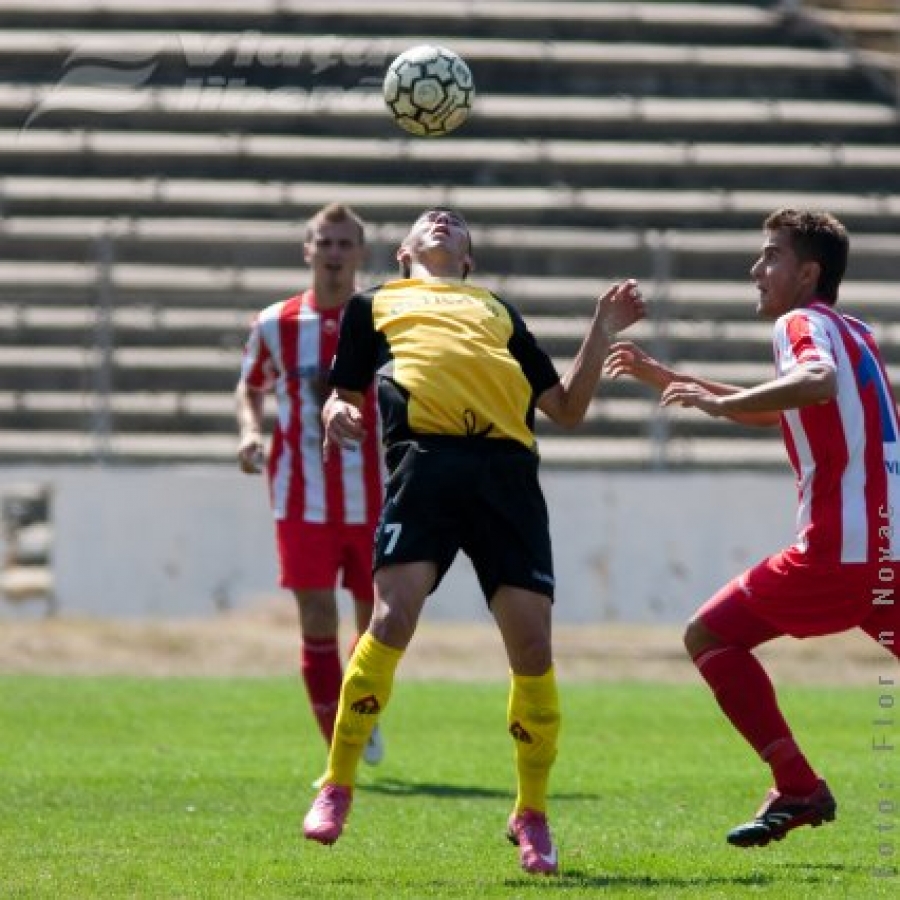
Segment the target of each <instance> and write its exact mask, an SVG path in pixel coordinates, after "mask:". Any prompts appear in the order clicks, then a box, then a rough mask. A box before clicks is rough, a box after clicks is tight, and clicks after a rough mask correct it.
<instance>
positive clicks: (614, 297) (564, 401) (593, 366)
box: [537, 278, 647, 428]
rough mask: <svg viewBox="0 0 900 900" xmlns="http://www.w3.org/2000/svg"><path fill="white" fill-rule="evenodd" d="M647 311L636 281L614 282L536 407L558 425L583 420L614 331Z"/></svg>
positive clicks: (630, 323) (640, 317)
mask: <svg viewBox="0 0 900 900" xmlns="http://www.w3.org/2000/svg"><path fill="white" fill-rule="evenodd" d="M646 314H647V309H646V305H645V304H644V298H643V296H642V295H641V291H640V288H639V287H638V283H637V282H636V281H635V280H634V279H633V278H630V279H628V280H627V281H621V282H619V283H618V284H614V285H613V286H612V287H611V288H610V289H609V290H608V291H607V292H606V293H605V294H603V296H602V297H600V299H599V300H598V301H597V306H596V308H595V310H594V316H593V318H592V319H591V324H590V327H589V328H588V332H587V334H586V335H585V337H584V340H583V341H582V343H581V347H580V348H579V350H578V353H577V354H576V356H575V360H574V362H573V363H572V368H571V369H569V371H568V372H567V373H566V374H565V375H564V376H563V377H562V378H561V379H560V381H559V383H557V384H556V385H554V386H553V387H552V388H549V389H547V390H546V391H544V392H543V393H542V394H541V395H540V397H538V401H537V406H538V409H540V410H541V411H542V412H543V413H544V414H545V415H547V416H549V417H550V418H551V419H553V421H554V422H556V423H557V424H558V425H562V426H563V427H565V428H574V427H575V426H576V425H580V424H581V422H583V421H584V417H585V415H586V413H587V409H588V406H589V404H590V402H591V399H592V398H593V396H594V393H595V391H596V390H597V384H598V382H599V381H600V377H601V375H602V373H603V361H604V360H605V359H606V354H607V352H608V351H609V346H610V343H611V342H612V340H613V338H614V336H615V335H616V333H617V332H619V331H623V330H624V329H626V328H628V327H629V326H630V325H633V324H634V323H635V322H638V321H640V320H641V319H643V318H644V316H645V315H646Z"/></svg>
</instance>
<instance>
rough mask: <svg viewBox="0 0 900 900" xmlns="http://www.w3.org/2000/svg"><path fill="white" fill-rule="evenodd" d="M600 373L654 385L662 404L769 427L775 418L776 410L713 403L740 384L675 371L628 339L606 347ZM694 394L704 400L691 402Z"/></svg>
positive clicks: (740, 389) (741, 391) (742, 423)
mask: <svg viewBox="0 0 900 900" xmlns="http://www.w3.org/2000/svg"><path fill="white" fill-rule="evenodd" d="M603 374H604V375H606V376H608V377H609V378H622V377H624V376H630V377H631V378H635V379H637V380H638V381H640V382H642V383H643V384H646V385H648V386H650V387H652V388H654V389H655V390H657V391H659V392H660V394H662V396H663V398H664V399H663V401H662V405H663V406H694V407H696V408H697V409H702V410H703V411H704V412H707V413H709V415H714V416H723V417H724V418H727V419H730V420H731V421H732V422H737V423H739V424H741V425H755V426H760V427H771V426H773V425H777V424H778V422H779V416H778V412H776V411H771V410H749V409H738V408H731V407H728V406H727V405H722V404H718V403H716V402H715V401H716V400H717V399H719V398H724V397H730V396H732V395H734V394H740V393H743V392H744V390H743V388H740V387H737V386H735V385H733V384H724V383H722V382H720V381H710V380H709V379H707V378H700V377H698V376H696V375H691V374H688V373H683V372H676V371H675V370H674V369H670V368H669V367H668V366H665V365H663V364H662V363H661V362H660V361H659V360H658V359H654V358H653V357H652V356H650V354H649V353H647V352H646V351H645V350H643V349H641V348H640V347H639V346H638V345H637V344H634V343H632V342H631V341H620V342H619V343H616V344H613V346H612V347H610V350H609V355H608V356H607V358H606V362H605V363H604V366H603ZM676 385H677V387H675V386H676ZM676 398H678V399H676ZM694 398H706V400H703V401H702V402H701V403H694V402H692V401H693V399H694ZM707 401H709V402H707ZM714 409H715V410H716V411H715V412H714V411H713V410H714Z"/></svg>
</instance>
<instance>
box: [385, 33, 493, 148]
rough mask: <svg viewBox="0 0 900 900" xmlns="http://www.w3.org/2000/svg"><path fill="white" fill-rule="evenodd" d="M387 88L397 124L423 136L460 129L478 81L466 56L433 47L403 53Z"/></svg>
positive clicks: (389, 73)
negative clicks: (465, 58) (465, 59)
mask: <svg viewBox="0 0 900 900" xmlns="http://www.w3.org/2000/svg"><path fill="white" fill-rule="evenodd" d="M383 89H384V101H385V103H387V105H388V109H389V110H390V111H391V115H393V117H394V120H395V121H396V123H397V124H398V125H399V126H400V127H401V128H403V129H405V130H406V131H409V132H410V133H411V134H415V135H418V136H420V137H440V136H441V135H443V134H449V133H450V132H451V131H454V130H455V129H457V128H459V126H460V125H462V123H463V122H465V120H466V117H467V116H468V115H469V110H470V109H471V108H472V101H473V100H474V98H475V82H474V80H473V78H472V73H471V72H470V71H469V67H468V66H467V65H466V63H465V61H464V60H463V59H462V57H461V56H459V54H457V53H454V52H453V51H452V50H448V49H447V48H446V47H432V46H430V45H429V44H422V45H420V46H418V47H410V49H409V50H405V51H404V52H403V53H401V54H400V55H399V56H398V57H397V58H396V59H395V60H394V61H393V62H392V63H391V64H390V66H389V67H388V70H387V73H386V74H385V76H384V86H383Z"/></svg>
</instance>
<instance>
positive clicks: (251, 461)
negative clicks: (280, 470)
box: [238, 434, 266, 475]
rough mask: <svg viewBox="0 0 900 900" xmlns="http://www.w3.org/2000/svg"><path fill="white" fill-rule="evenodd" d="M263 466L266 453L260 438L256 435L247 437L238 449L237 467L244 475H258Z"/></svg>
mask: <svg viewBox="0 0 900 900" xmlns="http://www.w3.org/2000/svg"><path fill="white" fill-rule="evenodd" d="M265 465H266V451H265V448H264V447H263V442H262V438H261V437H260V436H259V435H258V434H250V435H248V436H247V437H245V438H244V439H243V440H242V441H241V445H240V447H238V466H240V469H241V471H242V472H243V473H244V474H245V475H258V474H259V473H260V472H262V470H263V469H264V468H265Z"/></svg>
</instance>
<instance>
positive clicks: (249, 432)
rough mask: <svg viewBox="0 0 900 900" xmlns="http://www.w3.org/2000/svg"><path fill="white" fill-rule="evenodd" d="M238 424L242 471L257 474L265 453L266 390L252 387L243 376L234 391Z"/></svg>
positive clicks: (239, 458) (239, 461)
mask: <svg viewBox="0 0 900 900" xmlns="http://www.w3.org/2000/svg"><path fill="white" fill-rule="evenodd" d="M234 400H235V413H236V416H237V425H238V454H237V456H238V465H239V466H240V469H241V471H242V472H245V473H246V474H248V475H252V474H255V473H256V472H259V471H260V469H261V460H262V459H263V457H264V454H265V446H264V444H263V437H262V423H263V410H264V408H265V400H266V394H265V391H260V390H257V389H256V388H253V387H251V386H250V385H249V384H248V383H247V382H246V381H245V380H244V379H243V378H242V379H241V380H240V381H239V382H238V386H237V388H235V391H234Z"/></svg>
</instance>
